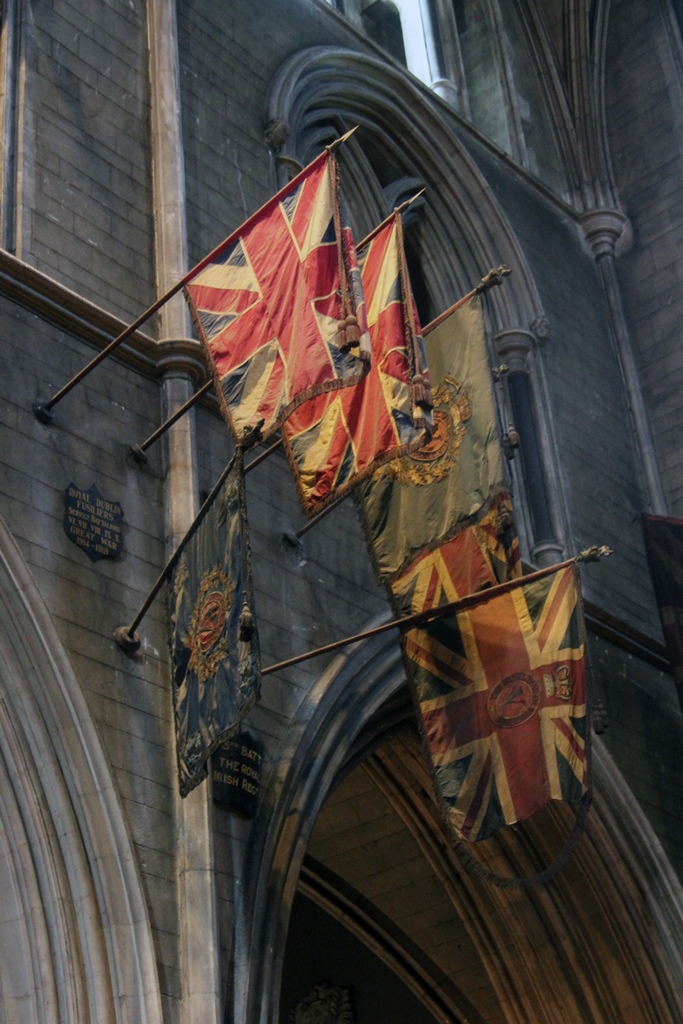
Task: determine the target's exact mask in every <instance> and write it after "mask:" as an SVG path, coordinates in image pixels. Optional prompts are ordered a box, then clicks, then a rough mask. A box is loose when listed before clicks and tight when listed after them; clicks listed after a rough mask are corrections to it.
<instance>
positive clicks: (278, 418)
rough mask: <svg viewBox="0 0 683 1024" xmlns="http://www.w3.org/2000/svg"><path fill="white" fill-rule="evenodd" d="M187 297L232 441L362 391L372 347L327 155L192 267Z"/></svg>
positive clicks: (334, 175) (334, 169) (350, 243)
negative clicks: (334, 393)
mask: <svg viewBox="0 0 683 1024" xmlns="http://www.w3.org/2000/svg"><path fill="white" fill-rule="evenodd" d="M185 294H186V297H187V301H188V304H189V307H190V310H191V312H192V316H193V319H194V322H195V326H196V329H197V332H198V335H199V337H200V339H201V341H202V343H203V345H204V348H205V350H206V352H207V354H208V356H209V361H210V364H211V368H212V371H213V374H214V378H215V381H216V389H217V392H218V399H219V403H220V406H221V409H222V411H223V414H224V416H225V418H226V420H227V423H228V426H229V427H230V430H231V432H232V434H233V436H235V437H236V438H237V437H239V436H240V435H241V434H242V431H243V430H244V428H245V427H254V426H255V425H256V424H257V423H258V422H259V421H260V420H261V419H262V420H263V421H264V423H263V426H262V434H263V436H264V437H267V436H268V435H269V434H271V433H272V432H273V431H275V430H277V429H278V428H279V427H280V425H281V424H282V422H283V420H284V419H285V418H286V417H287V416H288V415H289V414H290V413H291V412H292V410H293V409H295V408H296V407H297V406H298V405H299V404H300V403H301V402H305V401H306V400H308V399H310V398H312V397H313V396H315V395H319V394H321V393H322V392H324V391H329V390H331V389H336V388H343V387H346V386H349V385H353V384H356V383H358V381H359V380H360V379H361V378H362V376H363V374H364V373H365V372H366V370H367V361H368V360H369V358H370V342H369V336H368V333H367V324H366V317H365V308H364V301H363V294H362V284H361V281H360V271H359V269H358V265H357V259H356V254H355V248H354V245H353V239H352V237H351V232H350V230H349V228H348V227H345V226H344V225H343V224H342V213H341V204H340V198H339V184H338V171H337V166H336V161H335V159H334V156H333V155H332V154H330V153H328V152H327V151H325V152H323V153H322V154H321V155H320V156H319V157H318V158H317V159H316V160H314V161H313V163H311V164H309V166H308V167H307V168H306V169H305V170H304V171H302V172H301V174H299V175H298V176H297V177H296V178H295V179H294V180H293V181H292V182H290V184H289V185H288V186H286V187H285V188H284V189H282V191H281V192H279V193H278V194H277V195H276V196H274V197H273V198H272V199H271V200H269V202H268V203H266V205H265V206H264V207H262V208H261V210H259V211H258V213H256V214H254V216H253V217H251V218H250V219H249V220H248V221H246V223H245V224H243V225H242V227H241V228H239V229H238V231H236V232H235V233H234V234H232V235H231V236H230V237H229V238H227V239H226V240H225V241H224V242H223V243H222V244H221V245H220V246H219V247H218V248H217V249H215V250H214V251H213V252H212V253H211V254H210V255H209V256H207V257H206V259H205V260H203V261H202V262H201V263H200V264H198V265H197V267H195V269H194V270H193V271H192V273H191V275H188V278H187V279H186V283H185Z"/></svg>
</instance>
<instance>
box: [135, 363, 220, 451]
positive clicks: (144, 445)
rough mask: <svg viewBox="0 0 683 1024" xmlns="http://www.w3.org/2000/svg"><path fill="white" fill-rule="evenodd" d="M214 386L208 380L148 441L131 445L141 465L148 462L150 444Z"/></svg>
mask: <svg viewBox="0 0 683 1024" xmlns="http://www.w3.org/2000/svg"><path fill="white" fill-rule="evenodd" d="M212 387H213V381H212V380H207V382H206V384H203V385H202V387H200V389H199V391H195V393H194V394H193V395H192V397H191V398H188V400H187V401H186V402H185V404H184V405H181V406H180V408H179V409H176V411H175V412H174V413H173V415H172V416H169V418H168V419H167V420H165V422H164V423H162V424H161V426H160V427H157V429H156V430H155V431H154V433H153V434H150V435H149V437H148V438H147V440H146V441H143V442H142V444H131V445H129V446H128V451H129V452H130V454H131V455H132V456H133V458H134V459H135V461H136V462H137V463H139V464H140V465H142V464H143V463H144V462H147V456H146V455H145V452H146V451H147V449H148V448H149V447H150V445H153V444H154V442H155V441H158V440H159V438H160V437H161V436H162V434H165V433H166V431H167V430H168V429H169V427H172V426H173V424H174V423H175V422H176V421H177V420H179V419H180V417H181V416H184V415H185V413H186V412H187V411H188V409H191V408H192V406H193V405H194V404H195V403H196V402H198V401H199V399H200V398H202V397H203V396H204V395H205V394H206V393H207V391H210V390H211V388H212Z"/></svg>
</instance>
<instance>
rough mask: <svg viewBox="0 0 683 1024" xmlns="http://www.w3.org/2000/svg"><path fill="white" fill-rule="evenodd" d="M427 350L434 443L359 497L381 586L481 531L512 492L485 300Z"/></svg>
mask: <svg viewBox="0 0 683 1024" xmlns="http://www.w3.org/2000/svg"><path fill="white" fill-rule="evenodd" d="M425 346H426V350H427V363H428V365H429V373H430V379H431V385H432V393H433V399H434V432H433V434H432V438H431V440H430V441H429V442H428V443H427V444H426V445H424V446H423V447H422V448H420V449H419V450H418V451H416V452H413V453H411V454H409V455H406V456H404V457H402V458H400V459H395V460H393V461H392V462H389V463H387V464H386V465H385V466H384V467H383V468H382V469H381V470H379V471H378V472H376V473H374V474H373V475H372V476H371V477H370V478H368V479H366V480H364V481H362V482H361V483H360V484H359V485H358V487H357V489H356V495H357V502H358V507H359V511H360V516H361V521H362V523H363V528H364V530H365V535H366V539H367V542H368V547H369V549H370V552H371V556H372V559H373V563H374V568H375V572H376V574H377V578H378V579H379V580H380V582H391V581H392V580H393V579H395V578H396V576H397V575H399V574H400V573H401V572H402V570H403V569H404V568H405V567H406V566H407V565H408V564H409V563H410V562H411V561H412V560H413V559H415V558H416V557H417V556H418V555H419V554H421V553H422V552H424V551H429V550H433V549H434V548H436V547H438V546H439V545H441V544H444V543H445V542H446V541H448V540H450V539H451V538H452V537H454V536H455V535H456V534H457V533H459V532H460V531H461V530H462V529H464V528H465V527H467V526H471V525H474V524H476V523H477V522H478V521H479V519H480V518H481V517H482V516H483V515H485V514H486V512H487V511H488V509H489V508H490V507H491V505H492V504H493V502H494V501H495V499H496V497H497V496H498V495H500V494H501V493H502V492H507V491H508V486H507V485H506V483H505V478H504V471H503V465H504V463H503V454H502V448H501V443H500V438H499V434H498V426H497V422H496V409H495V402H494V396H493V388H492V383H491V371H490V368H489V362H488V357H487V352H486V339H485V334H484V319H483V312H482V304H481V298H480V296H479V295H474V296H473V297H472V298H471V299H469V300H468V301H467V302H466V303H464V305H462V306H460V307H459V308H458V309H456V310H455V311H454V312H453V313H451V314H450V316H448V317H447V318H446V319H445V320H444V321H443V322H442V323H440V324H439V325H438V326H437V327H435V328H434V329H433V330H432V331H431V332H430V333H429V334H428V335H427V336H426V337H425Z"/></svg>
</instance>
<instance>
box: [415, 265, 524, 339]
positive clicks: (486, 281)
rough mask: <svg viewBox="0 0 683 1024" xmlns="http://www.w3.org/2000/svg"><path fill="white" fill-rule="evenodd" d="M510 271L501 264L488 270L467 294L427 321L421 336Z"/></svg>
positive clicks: (496, 283) (499, 283) (499, 282)
mask: <svg viewBox="0 0 683 1024" xmlns="http://www.w3.org/2000/svg"><path fill="white" fill-rule="evenodd" d="M511 273H512V271H511V270H510V269H509V267H505V266H503V265H502V264H501V266H500V267H498V269H497V270H489V272H488V274H486V276H485V277H482V279H481V281H480V282H479V284H478V285H476V286H475V287H474V288H473V289H472V291H471V292H468V293H467V295H463V297H462V298H461V299H458V301H457V302H455V303H453V305H452V306H449V307H448V309H444V311H443V313H439V315H438V316H437V317H435V319H434V320H432V321H431V323H428V324H427V326H426V327H423V329H422V335H423V337H424V335H425V334H430V333H431V332H432V331H433V330H434V329H435V328H436V327H438V326H439V324H442V323H443V322H444V320H447V319H448V317H449V316H450V315H451V313H455V311H456V309H460V307H461V306H464V305H465V303H466V302H469V301H470V299H473V298H474V296H475V295H479V294H480V293H481V292H485V291H488V290H489V288H495V287H496V285H501V284H502V283H503V278H504V277H507V276H508V274H511Z"/></svg>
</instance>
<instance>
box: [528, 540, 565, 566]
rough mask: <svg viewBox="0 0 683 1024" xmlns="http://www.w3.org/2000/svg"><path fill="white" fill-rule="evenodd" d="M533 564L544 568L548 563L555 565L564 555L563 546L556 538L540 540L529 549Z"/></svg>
mask: <svg viewBox="0 0 683 1024" xmlns="http://www.w3.org/2000/svg"><path fill="white" fill-rule="evenodd" d="M531 557H532V559H533V562H534V565H537V566H538V567H539V569H545V568H546V567H547V566H549V565H557V563H558V562H561V561H562V559H563V557H564V548H563V547H562V545H561V544H560V542H559V541H557V540H542V541H540V543H538V544H535V545H534V546H533V548H532V549H531Z"/></svg>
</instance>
